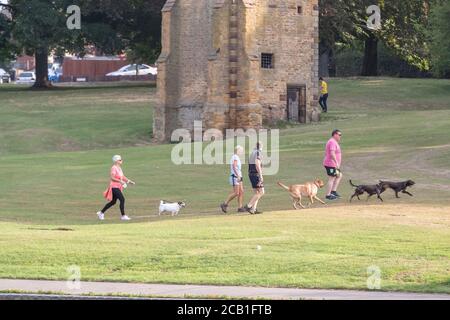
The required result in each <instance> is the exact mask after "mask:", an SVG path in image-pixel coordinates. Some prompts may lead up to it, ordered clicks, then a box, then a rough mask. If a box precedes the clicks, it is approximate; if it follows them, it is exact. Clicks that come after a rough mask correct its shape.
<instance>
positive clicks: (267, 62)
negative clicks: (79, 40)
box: [261, 53, 274, 69]
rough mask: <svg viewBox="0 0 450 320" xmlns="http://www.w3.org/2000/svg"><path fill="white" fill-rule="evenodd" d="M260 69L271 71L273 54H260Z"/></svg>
mask: <svg viewBox="0 0 450 320" xmlns="http://www.w3.org/2000/svg"><path fill="white" fill-rule="evenodd" d="M261 68H263V69H273V68H274V62H273V53H262V54H261Z"/></svg>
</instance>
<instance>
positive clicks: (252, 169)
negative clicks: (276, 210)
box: [245, 142, 265, 214]
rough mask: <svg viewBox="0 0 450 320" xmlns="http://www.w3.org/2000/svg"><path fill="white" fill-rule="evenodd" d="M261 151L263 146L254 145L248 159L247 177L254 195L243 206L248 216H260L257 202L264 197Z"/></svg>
mask: <svg viewBox="0 0 450 320" xmlns="http://www.w3.org/2000/svg"><path fill="white" fill-rule="evenodd" d="M262 149H263V145H262V143H261V142H258V143H257V144H256V148H255V150H253V152H252V154H251V155H250V159H249V166H248V177H249V178H250V182H251V183H252V187H253V191H254V192H255V195H254V196H253V198H252V199H251V200H250V202H249V203H248V204H247V205H246V206H245V209H246V210H247V211H248V212H249V213H250V214H261V213H262V212H261V211H258V209H257V207H258V202H259V200H260V199H261V198H262V196H264V193H265V191H264V178H263V172H262Z"/></svg>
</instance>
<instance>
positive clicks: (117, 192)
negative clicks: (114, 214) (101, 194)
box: [102, 188, 125, 216]
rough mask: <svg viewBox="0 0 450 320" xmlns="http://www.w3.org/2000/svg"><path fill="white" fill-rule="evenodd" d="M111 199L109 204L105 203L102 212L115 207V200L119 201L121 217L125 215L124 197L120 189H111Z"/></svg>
mask: <svg viewBox="0 0 450 320" xmlns="http://www.w3.org/2000/svg"><path fill="white" fill-rule="evenodd" d="M112 194H113V199H112V201H111V202H110V203H107V204H106V206H105V207H104V208H103V210H102V212H103V213H105V212H106V211H107V210H108V209H109V208H111V207H113V206H115V205H116V203H117V200H119V201H120V213H122V215H123V216H124V215H125V197H124V196H123V193H122V191H120V189H116V188H113V189H112Z"/></svg>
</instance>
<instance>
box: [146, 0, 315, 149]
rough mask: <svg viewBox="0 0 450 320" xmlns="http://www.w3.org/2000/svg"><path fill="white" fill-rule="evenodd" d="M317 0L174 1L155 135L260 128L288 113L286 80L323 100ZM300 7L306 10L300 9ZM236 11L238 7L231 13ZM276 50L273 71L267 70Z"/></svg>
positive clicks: (166, 26) (168, 10)
mask: <svg viewBox="0 0 450 320" xmlns="http://www.w3.org/2000/svg"><path fill="white" fill-rule="evenodd" d="M317 3H318V0H258V1H256V0H237V2H236V5H235V6H234V5H233V4H232V1H231V0H168V2H167V4H166V6H165V7H164V9H163V34H162V41H163V50H162V53H161V56H160V59H159V61H158V69H159V70H158V105H157V106H156V107H155V114H154V136H155V139H156V140H157V141H167V140H168V139H170V135H171V132H172V131H173V130H174V129H177V128H187V129H190V130H192V129H193V121H194V120H202V121H203V124H204V128H205V129H208V128H217V129H220V130H224V129H227V128H244V129H248V128H255V129H258V128H261V127H262V123H263V121H268V122H274V121H276V120H279V119H286V118H287V110H286V104H287V98H286V93H287V86H288V85H305V86H306V103H307V110H308V113H309V115H310V116H309V117H308V119H311V118H312V117H311V114H312V111H313V109H314V108H316V107H317V101H318V79H317V77H318V40H319V39H318V32H319V31H318V22H319V21H318V6H317ZM299 6H301V8H302V10H301V11H302V12H301V13H300V14H299V13H298V7H299ZM233 10H234V11H233ZM261 53H272V54H274V58H275V68H274V69H262V68H261Z"/></svg>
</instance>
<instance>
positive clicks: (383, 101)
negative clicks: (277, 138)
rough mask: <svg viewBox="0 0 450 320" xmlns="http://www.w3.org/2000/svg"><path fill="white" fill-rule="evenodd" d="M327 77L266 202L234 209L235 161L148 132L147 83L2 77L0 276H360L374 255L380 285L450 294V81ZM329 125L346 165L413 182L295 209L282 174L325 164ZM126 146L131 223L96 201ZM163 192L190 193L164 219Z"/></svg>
mask: <svg viewBox="0 0 450 320" xmlns="http://www.w3.org/2000/svg"><path fill="white" fill-rule="evenodd" d="M330 89H331V90H330V109H331V112H330V113H329V114H327V115H326V116H325V117H324V119H323V121H322V122H321V123H319V124H311V125H297V126H289V127H288V128H286V129H284V130H282V132H281V145H280V151H281V153H280V158H281V163H282V165H281V168H280V172H279V174H278V175H277V176H273V177H266V179H265V180H266V181H265V182H266V183H265V184H266V185H267V196H266V197H265V198H264V199H263V200H262V201H261V209H263V210H264V211H265V212H266V213H265V214H264V215H262V216H248V215H237V214H236V215H235V214H230V215H227V216H224V215H221V214H219V212H218V204H219V203H220V202H221V201H223V199H224V197H225V195H226V194H227V193H228V192H229V186H228V185H227V173H228V167H227V166H175V165H173V164H172V163H171V161H170V154H171V149H172V147H173V146H171V145H160V146H158V145H154V144H152V143H151V137H150V132H151V124H152V105H153V104H154V99H155V97H154V93H155V89H154V88H152V87H151V86H150V85H148V84H138V85H130V84H128V85H120V86H118V85H107V86H101V87H96V86H94V87H64V88H60V89H58V90H55V91H51V92H36V91H29V90H27V89H26V88H22V87H17V86H0V128H1V130H0V160H1V166H0V181H1V182H2V183H1V184H0V201H1V204H2V205H1V207H0V252H1V254H0V278H1V277H3V278H33V279H66V278H67V277H68V274H67V270H66V269H67V267H68V266H69V265H73V264H75V265H79V266H80V267H81V270H82V277H83V279H84V280H111V281H139V282H158V283H192V284H197V283H202V284H237V285H260V286H282V287H305V288H353V289H365V288H366V282H367V278H368V274H367V268H368V267H370V266H378V267H379V268H380V269H381V272H382V290H401V291H417V292H424V291H426V292H446V293H450V183H449V179H450V168H449V166H448V164H449V163H450V142H449V138H448V137H449V136H450V81H448V80H414V79H387V78H386V79H384V78H382V79H352V80H349V79H336V80H333V81H330ZM334 128H339V129H341V130H342V131H343V134H344V136H343V141H342V147H343V150H344V168H343V169H344V173H345V175H346V178H351V179H353V180H354V181H355V182H361V183H362V182H375V181H377V179H380V178H383V179H385V178H389V179H394V180H397V179H401V180H403V179H409V178H412V179H413V180H415V181H416V182H417V185H416V186H415V187H414V188H413V190H412V192H413V193H414V194H415V197H414V198H410V197H407V196H404V197H402V198H401V199H399V200H397V199H394V196H393V194H392V193H391V192H386V193H385V194H384V198H385V200H386V202H385V203H383V204H380V203H378V202H377V201H375V199H373V200H371V201H370V202H369V203H366V202H365V201H363V202H360V203H359V202H355V203H353V204H351V205H350V204H348V203H347V202H346V201H345V200H342V201H340V202H337V203H332V204H328V205H327V207H321V206H320V205H318V206H317V207H314V208H311V209H307V210H303V211H291V204H290V201H289V197H288V196H287V194H286V193H284V191H283V190H281V189H280V188H279V187H277V186H276V182H277V181H278V180H281V181H283V182H285V183H286V184H290V183H297V182H304V181H308V180H312V179H314V178H316V177H320V178H323V179H325V178H326V177H325V172H324V170H323V168H322V166H321V162H322V157H323V148H324V143H325V142H326V140H327V139H328V137H329V135H330V132H331V130H332V129H334ZM116 153H119V154H122V155H123V156H124V157H125V163H124V169H125V170H124V171H125V173H126V174H127V176H129V177H131V178H134V180H136V182H137V183H138V185H137V186H136V188H132V189H128V190H127V191H126V196H127V208H128V213H129V215H130V216H131V217H132V218H134V219H133V222H132V223H129V224H123V223H121V222H120V221H119V213H118V209H117V208H114V209H112V210H111V211H110V212H108V214H107V220H106V221H105V222H104V223H100V222H99V221H97V220H96V215H95V212H97V211H98V210H99V209H100V208H101V207H102V205H103V204H104V203H103V199H102V195H101V194H102V191H103V190H104V189H105V188H106V185H107V183H108V171H109V168H110V165H111V164H110V158H111V156H112V155H113V154H116ZM246 188H247V195H246V198H247V199H248V198H249V196H250V188H249V184H248V183H247V184H246ZM350 192H351V188H350V186H349V185H348V183H347V182H344V183H343V185H342V190H341V193H342V194H343V195H345V196H346V197H347V196H349V195H350ZM320 195H321V197H323V196H324V192H323V191H322V192H321V194H320ZM160 199H173V200H186V202H187V203H188V207H187V208H186V210H185V211H183V212H182V214H181V215H180V216H179V217H177V218H171V217H167V216H166V217H161V218H158V217H157V216H156V212H157V205H158V203H159V200H160ZM258 246H260V247H261V250H257V247H258Z"/></svg>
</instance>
